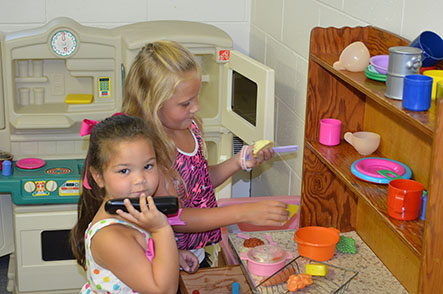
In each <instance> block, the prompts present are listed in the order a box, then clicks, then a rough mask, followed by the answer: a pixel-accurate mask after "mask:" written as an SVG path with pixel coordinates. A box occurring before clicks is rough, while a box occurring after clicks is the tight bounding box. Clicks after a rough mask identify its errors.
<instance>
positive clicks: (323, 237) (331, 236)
mask: <svg viewBox="0 0 443 294" xmlns="http://www.w3.org/2000/svg"><path fill="white" fill-rule="evenodd" d="M339 233H340V231H339V230H337V229H335V228H324V227H318V226H308V227H303V228H301V229H298V230H297V231H296V232H295V234H294V241H296V242H297V243H298V253H299V254H300V255H301V256H304V257H307V258H310V259H314V260H317V261H326V260H329V259H331V258H332V256H333V255H334V252H335V246H336V245H337V243H338V241H340V235H339Z"/></svg>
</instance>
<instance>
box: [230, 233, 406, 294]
mask: <svg viewBox="0 0 443 294" xmlns="http://www.w3.org/2000/svg"><path fill="white" fill-rule="evenodd" d="M267 233H269V234H270V235H271V236H272V239H273V241H274V242H276V243H277V245H278V246H279V247H281V248H283V249H286V250H288V251H289V252H291V253H292V254H293V255H294V257H296V256H298V249H297V243H296V242H295V241H293V238H294V233H295V230H281V231H267V232H263V231H261V232H260V231H258V232H247V233H246V234H247V235H249V236H250V237H255V238H259V239H261V240H262V241H264V243H265V244H268V241H266V240H267V239H266V237H265V235H266V234H267ZM340 235H341V236H345V237H350V238H352V239H354V240H355V247H356V249H357V253H356V254H344V253H341V252H339V251H338V250H335V253H334V256H333V257H332V258H331V259H330V260H328V261H325V262H324V263H327V264H329V265H332V266H336V267H337V268H340V269H349V270H351V271H357V272H358V274H357V275H356V276H355V277H354V278H352V280H350V281H349V284H348V285H347V288H346V287H344V288H346V290H343V292H342V291H340V292H339V293H408V292H407V291H406V289H405V288H404V287H403V286H402V285H401V284H400V282H398V280H397V279H396V278H395V277H394V276H393V275H392V273H391V272H390V271H389V270H388V269H387V268H386V267H385V266H384V265H383V263H382V262H381V261H380V260H379V259H378V258H377V256H376V255H375V254H374V253H373V252H372V251H371V249H370V248H369V247H368V246H367V245H366V244H365V243H364V242H363V241H362V239H361V238H360V237H359V236H358V234H357V233H356V232H347V233H341V234H340ZM244 241H245V240H244V239H242V238H240V237H238V236H237V234H236V233H229V244H230V246H231V247H232V249H233V251H234V252H235V254H236V255H237V256H239V255H240V253H242V252H245V251H247V250H248V248H246V247H244V246H243V242H244ZM241 262H242V265H243V267H244V269H246V270H247V268H248V266H247V262H248V261H246V260H242V261H241ZM330 268H332V267H330ZM330 271H331V270H330ZM251 280H253V279H250V281H251ZM308 287H309V286H308ZM306 289H307V288H306ZM259 290H260V291H256V292H257V293H265V292H266V291H265V292H263V291H262V290H263V287H262V289H259ZM254 292H255V291H254ZM326 293H328V292H326Z"/></svg>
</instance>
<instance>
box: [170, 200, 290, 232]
mask: <svg viewBox="0 0 443 294" xmlns="http://www.w3.org/2000/svg"><path fill="white" fill-rule="evenodd" d="M286 208H287V204H286V203H284V202H281V201H276V200H263V201H258V202H254V203H242V204H234V205H229V206H223V207H215V208H183V211H182V213H181V215H180V219H181V220H183V221H184V222H185V223H186V225H184V226H174V230H175V231H176V232H187V233H191V232H205V231H208V230H214V229H218V228H220V227H224V226H229V225H232V224H238V223H250V224H253V225H261V226H279V225H283V222H285V221H287V220H288V217H289V211H287V210H286Z"/></svg>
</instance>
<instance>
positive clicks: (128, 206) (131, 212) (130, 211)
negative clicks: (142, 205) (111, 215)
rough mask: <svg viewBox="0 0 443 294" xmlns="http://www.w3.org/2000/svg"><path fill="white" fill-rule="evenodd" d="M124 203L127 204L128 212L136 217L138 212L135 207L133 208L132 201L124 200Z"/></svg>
mask: <svg viewBox="0 0 443 294" xmlns="http://www.w3.org/2000/svg"><path fill="white" fill-rule="evenodd" d="M123 202H124V203H125V207H126V210H127V211H128V213H129V214H131V215H134V214H135V213H137V212H138V210H137V209H135V208H134V206H132V204H131V201H130V200H129V199H128V198H126V199H125V200H123Z"/></svg>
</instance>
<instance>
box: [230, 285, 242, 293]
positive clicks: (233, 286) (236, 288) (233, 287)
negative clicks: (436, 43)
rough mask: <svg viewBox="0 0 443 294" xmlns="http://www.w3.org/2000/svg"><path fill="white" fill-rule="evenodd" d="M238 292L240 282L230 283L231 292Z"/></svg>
mask: <svg viewBox="0 0 443 294" xmlns="http://www.w3.org/2000/svg"><path fill="white" fill-rule="evenodd" d="M239 293H240V284H239V283H237V282H234V283H232V294H239Z"/></svg>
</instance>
